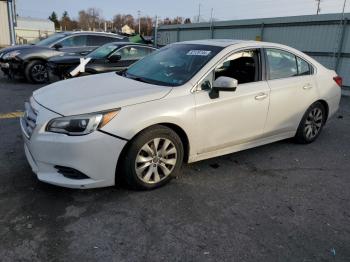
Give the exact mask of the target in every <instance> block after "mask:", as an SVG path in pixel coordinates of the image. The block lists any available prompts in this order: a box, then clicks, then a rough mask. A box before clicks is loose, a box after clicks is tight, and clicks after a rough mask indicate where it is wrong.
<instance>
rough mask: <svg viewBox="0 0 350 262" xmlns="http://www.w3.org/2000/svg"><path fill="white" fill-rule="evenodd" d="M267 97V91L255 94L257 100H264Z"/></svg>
mask: <svg viewBox="0 0 350 262" xmlns="http://www.w3.org/2000/svg"><path fill="white" fill-rule="evenodd" d="M266 97H267V94H266V93H260V94H258V95H257V96H255V100H263V99H265V98H266Z"/></svg>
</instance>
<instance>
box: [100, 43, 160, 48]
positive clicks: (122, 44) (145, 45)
mask: <svg viewBox="0 0 350 262" xmlns="http://www.w3.org/2000/svg"><path fill="white" fill-rule="evenodd" d="M108 44H112V45H118V46H125V45H137V46H144V47H151V48H155V47H154V46H151V45H147V44H141V43H133V42H110V43H107V44H106V45H108Z"/></svg>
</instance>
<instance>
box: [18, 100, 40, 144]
mask: <svg viewBox="0 0 350 262" xmlns="http://www.w3.org/2000/svg"><path fill="white" fill-rule="evenodd" d="M24 107H25V112H24V116H23V117H22V118H21V124H22V127H23V131H24V133H25V135H26V136H27V137H28V138H30V137H31V136H32V133H33V131H34V129H35V127H36V118H37V113H36V112H35V110H34V109H33V108H32V107H31V105H30V104H29V103H28V102H26V103H25V104H24Z"/></svg>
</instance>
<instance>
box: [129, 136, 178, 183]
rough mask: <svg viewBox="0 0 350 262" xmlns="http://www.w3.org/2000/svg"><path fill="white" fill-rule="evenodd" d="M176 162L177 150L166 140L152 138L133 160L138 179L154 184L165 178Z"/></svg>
mask: <svg viewBox="0 0 350 262" xmlns="http://www.w3.org/2000/svg"><path fill="white" fill-rule="evenodd" d="M176 162H177V149H176V147H175V145H174V143H173V142H172V141H170V140H169V139H167V138H154V139H152V140H151V141H149V142H147V143H146V144H144V145H143V146H142V147H141V149H140V151H139V152H138V154H137V156H136V160H135V171H136V174H137V176H138V177H139V179H141V180H142V181H143V182H144V183H147V184H155V183H159V182H160V181H162V180H164V179H165V178H167V177H168V176H169V175H170V174H171V172H172V171H173V169H174V168H175V165H176Z"/></svg>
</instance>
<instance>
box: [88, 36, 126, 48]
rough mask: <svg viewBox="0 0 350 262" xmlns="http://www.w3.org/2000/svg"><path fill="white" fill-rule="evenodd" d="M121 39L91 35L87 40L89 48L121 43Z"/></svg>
mask: <svg viewBox="0 0 350 262" xmlns="http://www.w3.org/2000/svg"><path fill="white" fill-rule="evenodd" d="M119 41H120V40H119V38H113V37H108V36H102V35H89V36H88V40H87V45H88V46H101V45H104V44H107V43H111V42H119Z"/></svg>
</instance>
